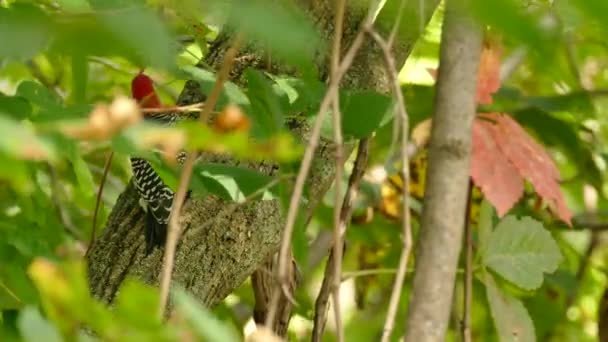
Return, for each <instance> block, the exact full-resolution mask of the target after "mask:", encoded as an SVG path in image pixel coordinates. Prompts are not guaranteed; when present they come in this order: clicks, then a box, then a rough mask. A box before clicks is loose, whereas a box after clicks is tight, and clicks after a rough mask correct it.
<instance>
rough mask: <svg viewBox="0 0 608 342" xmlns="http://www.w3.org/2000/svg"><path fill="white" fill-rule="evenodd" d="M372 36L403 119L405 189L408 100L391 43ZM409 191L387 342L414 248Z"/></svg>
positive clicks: (405, 198) (385, 332)
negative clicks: (402, 87) (379, 51)
mask: <svg viewBox="0 0 608 342" xmlns="http://www.w3.org/2000/svg"><path fill="white" fill-rule="evenodd" d="M368 33H369V35H370V36H371V37H372V39H373V40H374V41H375V42H376V44H378V46H379V47H380V49H381V50H382V56H383V57H384V63H385V65H386V69H387V74H388V76H389V79H390V82H391V85H392V87H393V95H394V96H395V98H396V100H397V114H398V117H399V120H401V173H402V174H403V188H404V189H407V188H408V187H409V178H410V177H409V165H410V163H409V154H408V150H409V148H408V145H409V144H408V132H409V116H408V114H407V110H406V108H405V99H404V98H403V93H402V92H401V86H400V84H399V79H398V74H399V73H398V71H397V67H396V65H395V59H394V58H393V55H392V53H391V48H392V47H391V45H390V44H389V43H388V42H386V41H385V40H384V39H383V38H382V37H381V36H380V34H379V33H378V32H376V31H375V30H373V29H370V30H368ZM408 199H409V197H408V195H407V191H406V192H405V193H404V195H403V200H402V201H403V202H402V209H401V210H402V212H403V221H402V235H403V236H402V239H403V250H402V251H401V257H400V258H399V266H398V268H397V275H396V277H395V282H394V284H393V290H392V293H391V299H390V302H389V307H388V311H387V314H386V321H385V323H384V329H383V332H382V339H381V340H382V341H383V342H384V341H388V340H389V339H390V336H391V333H392V331H393V328H394V326H395V317H396V316H397V309H398V307H399V300H400V298H401V291H402V289H403V282H404V281H405V275H406V273H407V264H408V261H409V256H410V252H411V249H412V227H411V222H410V205H409V200H408Z"/></svg>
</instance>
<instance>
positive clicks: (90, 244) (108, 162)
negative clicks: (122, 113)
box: [84, 151, 114, 257]
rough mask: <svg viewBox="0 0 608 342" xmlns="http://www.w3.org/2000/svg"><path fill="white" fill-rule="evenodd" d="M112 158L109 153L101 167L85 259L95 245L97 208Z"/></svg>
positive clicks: (111, 153)
mask: <svg viewBox="0 0 608 342" xmlns="http://www.w3.org/2000/svg"><path fill="white" fill-rule="evenodd" d="M113 157H114V151H111V152H110V154H109V155H108V158H107V159H106V163H105V165H104V167H103V173H102V174H101V180H100V181H99V189H98V190H97V198H95V211H94V212H93V225H92V227H91V242H89V247H88V248H87V251H86V253H85V254H84V255H85V257H86V256H88V255H89V252H90V251H91V249H92V248H93V245H94V244H95V238H96V237H97V216H98V215H99V208H100V207H101V196H102V195H103V188H104V186H105V184H106V178H107V177H108V172H109V171H110V167H111V166H112V158H113Z"/></svg>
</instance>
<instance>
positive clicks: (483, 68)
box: [476, 45, 500, 105]
mask: <svg viewBox="0 0 608 342" xmlns="http://www.w3.org/2000/svg"><path fill="white" fill-rule="evenodd" d="M498 88H500V50H499V48H498V46H497V45H496V46H493V45H487V46H484V48H483V50H482V51H481V59H480V60H479V76H478V79H477V97H476V101H477V103H478V104H484V105H489V104H492V94H494V93H495V92H496V91H497V90H498Z"/></svg>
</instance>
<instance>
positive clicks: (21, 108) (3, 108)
mask: <svg viewBox="0 0 608 342" xmlns="http://www.w3.org/2000/svg"><path fill="white" fill-rule="evenodd" d="M0 113H4V114H8V115H10V116H11V117H12V118H13V119H16V120H21V119H25V118H28V117H30V115H32V106H30V103H29V102H28V101H27V100H26V99H25V98H23V97H21V96H6V95H4V94H2V93H0Z"/></svg>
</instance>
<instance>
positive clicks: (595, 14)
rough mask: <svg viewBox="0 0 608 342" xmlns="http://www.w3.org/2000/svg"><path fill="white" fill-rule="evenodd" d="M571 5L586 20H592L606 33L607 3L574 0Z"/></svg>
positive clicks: (592, 0) (607, 26)
mask: <svg viewBox="0 0 608 342" xmlns="http://www.w3.org/2000/svg"><path fill="white" fill-rule="evenodd" d="M573 3H574V4H575V6H577V7H578V8H579V10H581V11H582V12H583V13H584V14H585V15H586V16H587V17H588V18H589V17H590V18H593V19H594V21H595V22H596V23H597V24H599V25H600V26H601V27H602V28H603V29H604V32H608V22H607V20H608V15H607V13H608V2H606V1H603V0H575V1H573Z"/></svg>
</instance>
